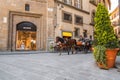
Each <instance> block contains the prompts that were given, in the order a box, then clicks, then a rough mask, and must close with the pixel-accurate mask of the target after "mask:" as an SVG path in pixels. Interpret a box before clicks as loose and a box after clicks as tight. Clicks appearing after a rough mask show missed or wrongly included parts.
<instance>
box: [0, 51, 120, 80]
mask: <svg viewBox="0 0 120 80" xmlns="http://www.w3.org/2000/svg"><path fill="white" fill-rule="evenodd" d="M117 62H118V63H120V57H117ZM0 80H120V72H118V71H117V69H116V68H112V69H110V70H103V69H99V68H98V67H97V66H96V64H95V62H94V58H93V56H92V54H91V53H89V54H74V55H67V53H64V54H62V55H61V56H59V55H58V54H57V53H42V54H41V53H40V54H24V55H18V54H16V55H0Z"/></svg>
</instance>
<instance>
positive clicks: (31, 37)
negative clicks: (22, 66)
mask: <svg viewBox="0 0 120 80" xmlns="http://www.w3.org/2000/svg"><path fill="white" fill-rule="evenodd" d="M36 30H37V28H36V26H35V25H34V24H33V23H31V22H28V21H24V22H20V23H18V24H17V26H16V33H17V34H16V50H36Z"/></svg>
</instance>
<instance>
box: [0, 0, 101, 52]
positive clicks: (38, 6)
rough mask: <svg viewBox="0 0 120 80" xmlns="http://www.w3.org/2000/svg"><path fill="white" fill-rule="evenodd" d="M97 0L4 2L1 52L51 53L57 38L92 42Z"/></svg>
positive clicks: (0, 20) (0, 6) (1, 5)
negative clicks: (90, 39) (85, 39)
mask: <svg viewBox="0 0 120 80" xmlns="http://www.w3.org/2000/svg"><path fill="white" fill-rule="evenodd" d="M98 2H99V1H98V0H3V1H2V3H0V13H1V14H0V51H16V50H18V51H21V50H24V51H28V50H37V51H39V50H44V51H45V50H46V51H47V50H49V47H50V43H51V42H53V41H54V40H55V37H56V36H60V37H71V38H75V39H77V40H78V38H79V36H80V35H82V36H84V37H87V38H92V39H93V32H94V28H93V25H94V20H93V18H94V16H95V10H96V6H97V4H98Z"/></svg>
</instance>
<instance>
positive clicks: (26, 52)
mask: <svg viewBox="0 0 120 80" xmlns="http://www.w3.org/2000/svg"><path fill="white" fill-rule="evenodd" d="M37 53H49V52H47V51H3V52H0V55H14V54H37Z"/></svg>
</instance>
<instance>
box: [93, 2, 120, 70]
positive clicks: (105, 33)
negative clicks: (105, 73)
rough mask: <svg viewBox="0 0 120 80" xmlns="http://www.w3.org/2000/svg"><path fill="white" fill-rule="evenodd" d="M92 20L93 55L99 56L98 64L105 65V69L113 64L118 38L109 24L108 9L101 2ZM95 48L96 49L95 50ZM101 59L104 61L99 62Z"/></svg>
mask: <svg viewBox="0 0 120 80" xmlns="http://www.w3.org/2000/svg"><path fill="white" fill-rule="evenodd" d="M94 20H95V26H94V28H95V30H94V31H95V34H94V40H95V41H94V42H95V47H94V51H93V53H94V56H99V57H98V58H99V59H100V60H96V61H97V63H98V65H103V68H104V65H106V66H105V69H106V68H108V69H109V68H112V67H114V66H115V59H116V54H117V51H118V39H117V37H116V36H115V34H114V30H113V27H112V26H111V22H110V18H109V14H108V10H107V8H106V7H105V6H104V5H103V4H102V3H99V4H98V6H97V11H96V14H95V18H94ZM96 50H98V51H97V52H96ZM104 51H105V52H104ZM111 52H112V53H111ZM103 55H104V56H103ZM95 59H96V58H95ZM103 60H105V62H104V63H103V62H101V61H103Z"/></svg>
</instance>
